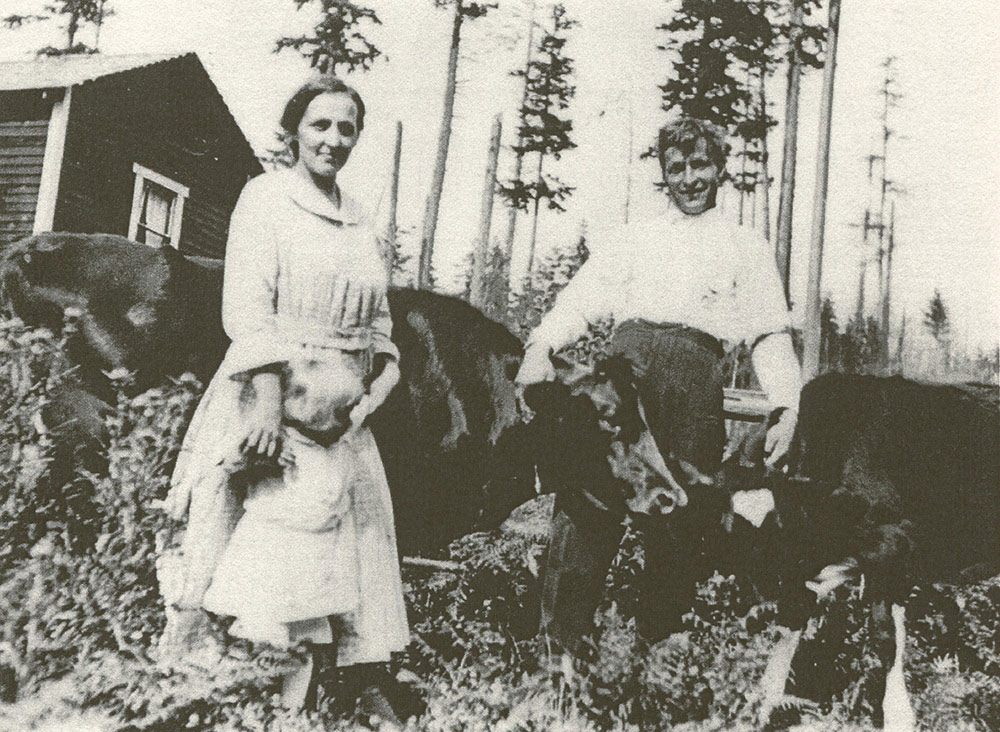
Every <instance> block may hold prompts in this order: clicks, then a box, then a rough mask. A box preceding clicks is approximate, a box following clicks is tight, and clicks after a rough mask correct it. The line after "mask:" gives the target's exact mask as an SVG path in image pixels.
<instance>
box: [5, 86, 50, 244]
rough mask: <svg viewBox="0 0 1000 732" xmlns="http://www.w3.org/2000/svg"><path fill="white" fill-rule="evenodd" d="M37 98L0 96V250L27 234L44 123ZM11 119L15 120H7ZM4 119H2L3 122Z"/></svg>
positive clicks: (32, 220) (42, 152) (31, 222)
mask: <svg viewBox="0 0 1000 732" xmlns="http://www.w3.org/2000/svg"><path fill="white" fill-rule="evenodd" d="M44 107H45V104H44V103H43V102H42V100H41V98H40V95H31V96H27V95H24V94H23V93H19V94H11V93H10V92H0V108H3V109H4V113H3V114H2V116H0V247H3V246H6V245H7V244H10V243H11V242H14V241H17V240H18V239H21V238H22V237H25V236H28V235H29V234H31V230H32V228H33V227H34V223H35V209H36V208H37V204H38V186H39V184H40V183H41V179H42V160H43V159H44V157H45V137H46V134H47V132H48V127H49V123H48V120H47V119H40V120H39V119H16V117H26V116H37V115H39V114H43V113H45V109H44ZM10 117H15V119H9V118H10ZM5 118H6V119H5Z"/></svg>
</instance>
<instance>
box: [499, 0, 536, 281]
mask: <svg viewBox="0 0 1000 732" xmlns="http://www.w3.org/2000/svg"><path fill="white" fill-rule="evenodd" d="M528 21H529V22H528V51H527V53H526V54H525V57H524V86H522V87H521V106H520V107H518V110H517V113H518V117H520V115H521V110H522V109H524V105H525V104H527V103H528V65H529V64H530V63H531V54H532V53H533V52H534V45H535V0H532V2H531V17H530V18H529V19H528ZM517 130H518V138H517V141H518V144H520V143H521V138H520V126H518V128H517ZM523 164H524V154H523V153H516V157H515V158H514V178H513V179H514V180H520V179H521V168H522V166H523ZM516 228H517V207H516V206H511V207H510V208H509V209H508V210H507V234H506V237H505V238H504V246H503V253H504V261H505V262H506V264H505V266H506V268H507V281H508V283H507V285H508V288H509V287H510V258H511V256H512V255H513V253H514V231H515V229H516Z"/></svg>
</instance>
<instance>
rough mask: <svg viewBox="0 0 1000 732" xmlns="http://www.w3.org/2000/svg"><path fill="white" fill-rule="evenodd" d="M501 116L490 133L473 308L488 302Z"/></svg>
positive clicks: (481, 206)
mask: <svg viewBox="0 0 1000 732" xmlns="http://www.w3.org/2000/svg"><path fill="white" fill-rule="evenodd" d="M501 128H502V125H501V122H500V115H499V114H498V115H497V116H496V117H494V118H493V131H492V132H491V133H490V152H489V157H488V158H487V161H486V179H485V180H484V181H483V199H482V204H481V205H480V208H479V241H478V242H477V243H476V252H475V256H474V258H473V260H472V287H471V289H470V291H469V302H470V303H472V305H473V307H476V308H479V309H480V310H481V309H482V308H483V304H484V302H485V300H486V282H485V277H486V265H487V263H488V262H489V258H490V223H491V221H492V218H493V193H494V191H495V189H496V183H497V158H499V157H500V132H501Z"/></svg>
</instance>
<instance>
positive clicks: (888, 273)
mask: <svg viewBox="0 0 1000 732" xmlns="http://www.w3.org/2000/svg"><path fill="white" fill-rule="evenodd" d="M895 228H896V203H895V202H893V203H891V204H890V207H889V234H888V236H887V237H886V239H887V243H886V251H885V292H884V293H883V294H882V313H881V315H882V328H881V331H882V339H881V340H882V344H881V346H882V362H883V366H886V367H888V366H889V365H890V364H889V324H890V321H889V313H890V310H889V309H890V298H891V295H892V250H893V248H894V246H895V233H894V229H895Z"/></svg>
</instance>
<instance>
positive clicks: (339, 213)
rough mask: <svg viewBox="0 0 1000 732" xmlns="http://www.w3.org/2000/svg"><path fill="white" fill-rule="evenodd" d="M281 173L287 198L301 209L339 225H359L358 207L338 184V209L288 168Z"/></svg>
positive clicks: (359, 213)
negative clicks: (285, 182) (286, 184)
mask: <svg viewBox="0 0 1000 732" xmlns="http://www.w3.org/2000/svg"><path fill="white" fill-rule="evenodd" d="M283 173H284V175H285V176H286V179H287V183H288V186H287V190H288V195H289V197H290V198H291V199H292V200H293V201H294V202H295V203H296V204H298V205H299V206H300V207H301V208H304V209H305V210H306V211H309V212H310V213H314V214H316V215H317V216H322V217H323V218H325V219H329V220H330V221H336V222H338V223H341V224H345V225H357V224H359V223H361V219H362V216H361V208H360V206H359V205H358V203H357V202H356V201H355V200H354V199H353V198H352V197H351V196H349V195H347V194H346V193H344V189H343V187H340V186H339V184H338V187H339V188H340V207H339V208H338V207H337V206H336V204H334V202H333V201H331V200H330V199H329V198H328V197H327V196H326V194H324V193H323V192H322V191H321V190H320V189H319V188H317V187H316V186H314V185H313V184H311V183H310V182H309V181H307V180H306V179H305V178H303V177H302V176H301V175H299V174H298V173H297V172H296V171H294V170H293V169H291V168H288V169H287V170H285V171H283Z"/></svg>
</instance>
